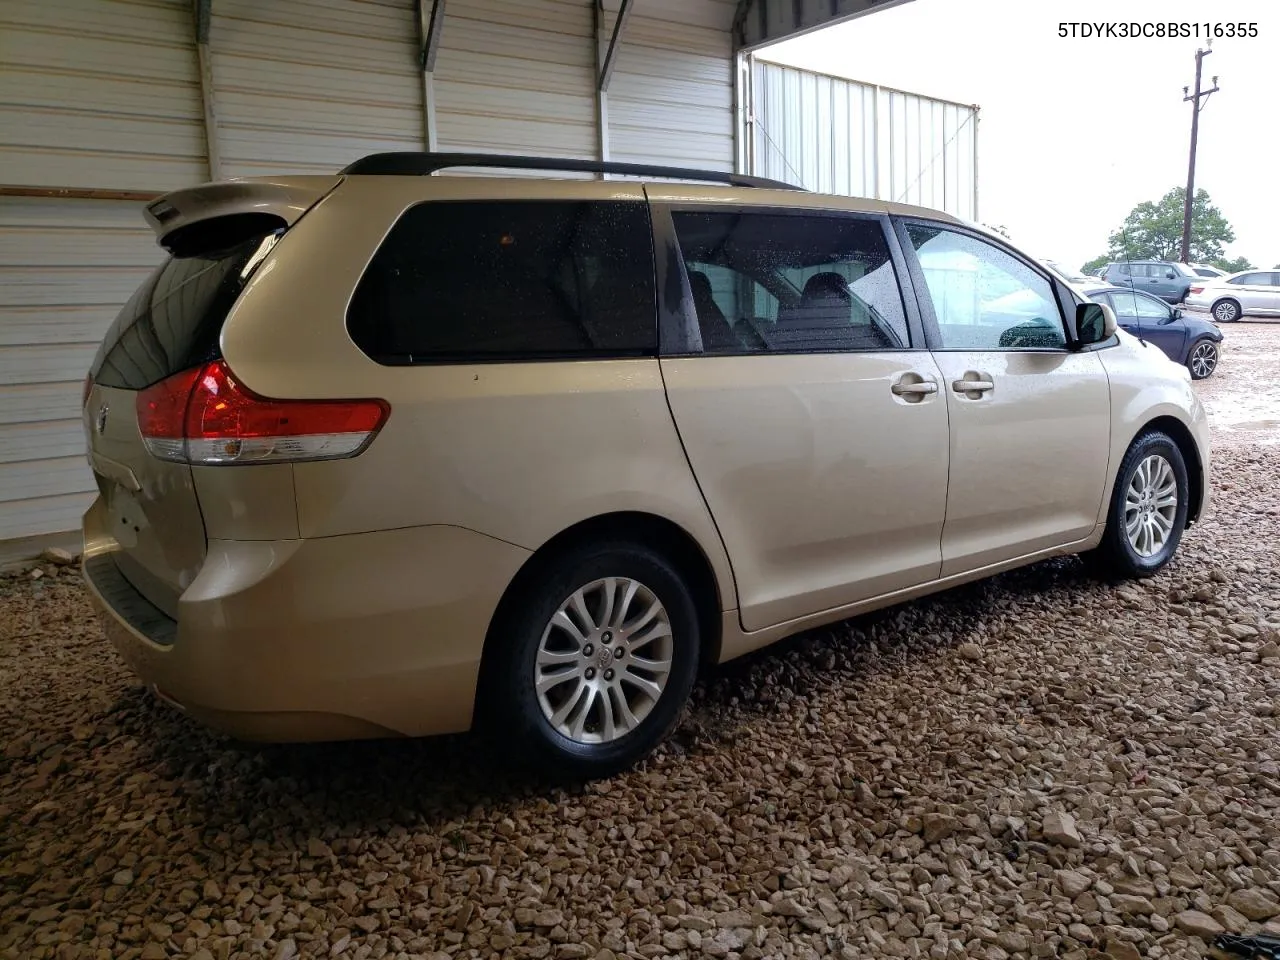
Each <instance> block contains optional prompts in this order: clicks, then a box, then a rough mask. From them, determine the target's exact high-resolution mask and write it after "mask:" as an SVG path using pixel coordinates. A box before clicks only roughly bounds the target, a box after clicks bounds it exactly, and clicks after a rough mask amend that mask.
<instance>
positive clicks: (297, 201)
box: [84, 154, 1209, 776]
mask: <svg viewBox="0 0 1280 960" xmlns="http://www.w3.org/2000/svg"><path fill="white" fill-rule="evenodd" d="M480 167H493V168H500V167H501V168H523V169H521V171H520V172H521V174H522V175H518V176H511V177H507V178H501V177H493V176H475V175H441V173H442V172H443V171H447V170H458V169H462V170H463V171H464V172H468V173H475V172H477V171H476V170H474V169H471V168H480ZM553 168H554V170H561V171H569V172H571V173H573V174H575V175H580V174H583V173H596V174H602V173H603V174H609V175H614V178H613V179H585V178H579V179H573V178H564V179H550V178H541V179H539V178H534V177H530V176H528V171H530V170H542V171H553ZM619 177H623V178H621V179H620V178H619ZM147 216H148V219H149V220H150V222H151V223H152V225H153V227H154V228H155V230H156V233H157V235H158V237H159V241H160V244H161V245H162V246H163V247H164V248H165V249H167V250H168V251H169V252H170V254H171V256H170V258H169V259H168V260H167V262H165V263H164V264H163V265H162V266H161V267H159V268H158V269H157V270H156V271H155V273H154V274H153V275H152V276H151V277H150V278H149V279H148V280H147V281H146V282H145V283H144V284H143V286H142V287H141V289H139V290H138V292H137V293H136V294H135V295H134V297H133V298H132V299H131V300H130V301H129V303H128V304H126V305H125V307H124V308H123V310H122V311H121V313H120V315H119V317H118V319H117V320H116V321H115V323H114V325H113V326H112V327H111V329H110V330H109V331H108V333H107V335H106V338H105V340H104V341H103V344H102V346H101V349H100V350H99V352H98V355H97V357H96V359H95V360H94V362H93V366H92V370H91V373H90V376H89V378H88V380H87V381H86V385H85V395H84V423H85V429H86V433H87V436H88V442H89V453H88V456H89V460H90V462H91V464H92V467H93V471H94V474H95V476H96V479H97V484H98V488H99V491H100V495H99V497H98V498H97V500H96V502H95V503H94V504H93V506H92V508H91V509H90V510H89V512H88V513H87V514H86V516H85V520H84V533H85V564H84V566H85V576H86V579H87V581H88V584H89V587H90V590H91V593H92V595H93V597H94V600H95V602H96V604H97V605H98V607H100V608H101V611H102V613H103V614H104V619H105V622H106V624H107V630H108V633H109V635H110V637H111V639H112V641H113V642H114V644H115V646H116V648H117V649H118V650H119V651H120V653H121V655H122V656H123V657H124V659H125V660H126V661H127V662H128V663H129V665H130V666H131V667H132V668H133V670H135V671H136V672H137V674H138V675H139V676H140V677H141V678H143V680H144V681H145V682H146V683H147V684H148V685H150V687H151V688H152V689H153V690H154V692H155V693H156V694H157V695H158V696H160V697H162V698H164V699H166V700H168V701H170V702H171V703H173V704H175V705H177V706H178V707H180V708H181V709H182V710H184V711H186V712H187V713H189V714H190V715H191V716H193V717H195V718H198V719H199V720H201V721H203V722H205V723H207V724H209V725H211V726H214V727H216V728H219V729H222V730H225V731H228V732H230V733H232V734H235V735H238V736H241V737H246V738H254V739H265V740H276V741H288V740H317V739H342V738H360V737H380V736H389V735H408V736H417V735H423V734H435V733H444V732H450V731H461V730H465V729H468V728H470V727H472V726H473V725H485V726H487V727H488V728H489V729H490V730H492V731H494V732H496V733H497V734H498V736H496V737H495V738H494V739H495V741H496V742H498V743H501V744H503V745H504V746H505V747H506V748H508V749H510V750H511V751H512V752H513V754H514V755H516V756H519V757H522V758H527V759H532V760H534V761H535V762H538V763H541V764H543V765H545V766H548V767H552V768H555V769H557V770H559V771H561V772H563V773H565V774H568V775H573V776H598V775H606V774H609V773H610V772H613V771H616V770H619V769H621V768H623V767H625V766H626V765H628V764H631V763H633V762H634V761H636V760H637V759H638V758H640V757H643V756H644V755H645V754H646V753H647V752H649V751H650V750H651V749H652V748H653V747H654V746H655V745H656V744H657V743H658V742H659V741H660V740H661V739H662V738H663V736H664V735H666V734H667V733H668V732H669V731H670V730H671V728H672V727H673V725H674V724H675V723H676V721H677V719H678V717H679V715H680V712H681V710H682V708H683V707H684V705H685V703H686V700H687V698H688V695H689V692H690V688H691V686H692V684H693V682H694V678H695V674H696V673H697V671H698V670H699V668H700V667H702V666H705V665H709V664H716V663H721V662H723V661H725V660H728V659H731V658H733V657H737V656H739V655H741V654H743V653H745V652H747V651H749V650H752V649H755V648H758V647H761V646H763V645H765V644H768V643H771V642H772V641H774V640H777V639H779V638H780V637H784V636H786V635H788V634H792V633H795V632H796V631H799V630H802V629H806V628H810V627H814V626H817V625H820V624H823V623H829V622H832V621H836V620H839V619H842V618H845V617H849V616H851V615H853V614H857V613H861V612H863V611H867V610H871V609H873V608H877V607H883V606H886V605H889V604H893V603H897V602H899V601H902V600H906V599H908V598H911V597H917V596H920V595H922V594H927V593H931V592H934V591H937V590H941V589H945V588H946V587H949V586H952V585H954V584H958V583H962V582H964V581H968V580H973V579H976V578H980V577H985V576H988V575H991V574H993V573H996V572H998V571H1001V570H1007V569H1009V568H1011V567H1016V566H1019V565H1022V564H1026V563H1031V562H1033V561H1036V560H1040V559H1042V558H1045V557H1051V556H1055V555H1060V554H1070V553H1087V554H1088V555H1089V556H1090V557H1092V558H1093V559H1095V560H1097V561H1099V562H1100V563H1101V564H1102V565H1103V566H1105V567H1106V568H1107V569H1108V570H1109V571H1111V572H1112V573H1114V574H1119V575H1124V576H1143V575H1146V574H1150V573H1152V572H1154V571H1156V570H1158V569H1160V568H1161V567H1163V566H1164V565H1165V564H1166V563H1168V562H1169V560H1170V558H1171V557H1172V556H1173V554H1174V551H1175V550H1176V549H1177V546H1178V542H1179V539H1180V537H1181V535H1182V531H1183V528H1184V527H1185V526H1186V525H1187V524H1188V523H1190V522H1192V521H1194V520H1195V519H1196V518H1197V517H1198V516H1199V515H1200V513H1201V511H1202V510H1203V508H1204V504H1205V502H1206V499H1207V496H1208V491H1207V476H1208V455H1209V451H1208V436H1207V429H1206V425H1205V414H1204V410H1203V408H1202V407H1201V404H1200V402H1199V401H1198V399H1197V398H1196V395H1195V393H1194V392H1193V390H1192V387H1191V384H1190V380H1189V377H1188V374H1187V371H1186V370H1185V369H1184V368H1183V367H1180V366H1178V365H1176V364H1174V363H1173V362H1172V361H1170V360H1168V359H1167V358H1166V357H1165V356H1164V354H1163V353H1161V351H1159V350H1157V349H1154V348H1151V347H1148V346H1147V345H1146V344H1145V343H1143V342H1141V341H1140V340H1137V339H1135V338H1133V337H1131V336H1129V335H1128V334H1126V333H1124V332H1123V331H1121V332H1117V331H1116V328H1115V318H1114V316H1113V315H1112V314H1111V312H1110V310H1109V309H1108V308H1106V307H1104V306H1102V305H1100V304H1095V303H1091V302H1088V301H1086V300H1084V299H1083V298H1082V297H1081V295H1079V294H1078V293H1076V292H1074V291H1073V290H1072V289H1071V288H1070V287H1069V286H1068V285H1067V284H1066V283H1064V282H1063V281H1062V280H1061V279H1060V278H1059V277H1057V276H1056V275H1054V274H1053V273H1052V272H1050V271H1048V270H1047V269H1046V268H1044V267H1043V266H1042V265H1040V264H1038V263H1037V262H1036V261H1035V260H1034V259H1032V258H1030V257H1027V256H1025V255H1024V254H1022V253H1021V252H1019V251H1018V250H1017V249H1015V248H1014V247H1012V246H1010V245H1009V244H1008V243H1007V242H1006V241H1005V240H1004V239H1003V238H1001V237H998V236H995V235H993V234H991V233H990V232H988V231H984V230H982V229H980V228H976V227H973V226H971V225H967V224H965V223H962V222H959V221H957V220H955V219H954V218H952V217H950V216H948V215H946V214H942V213H938V212H935V211H929V210H924V209H920V208H915V207H907V206H902V205H899V204H892V203H885V202H881V201H873V200H859V199H849V198H843V197H832V196H821V195H817V194H813V193H807V192H804V191H801V190H795V189H788V188H786V187H785V185H782V184H776V183H771V182H768V181H761V180H756V179H752V178H749V177H742V176H738V175H732V174H719V173H704V172H699V171H692V170H681V169H670V168H650V167H645V166H637V165H628V164H609V163H597V162H592V161H565V160H540V159H533V158H517V157H499V156H477V155H453V154H382V155H376V156H372V157H367V158H365V159H364V160H361V161H358V162H357V163H355V164H353V165H352V166H351V167H349V168H347V169H346V170H344V171H342V172H341V173H340V174H337V175H333V176H305V177H291V178H278V179H249V180H235V181H229V182H223V183H215V184H207V185H204V186H199V187H195V188H192V189H189V190H179V191H177V192H174V193H170V194H168V195H166V196H165V197H163V198H161V199H159V200H157V201H155V202H154V203H152V204H150V206H149V207H148V209H147Z"/></svg>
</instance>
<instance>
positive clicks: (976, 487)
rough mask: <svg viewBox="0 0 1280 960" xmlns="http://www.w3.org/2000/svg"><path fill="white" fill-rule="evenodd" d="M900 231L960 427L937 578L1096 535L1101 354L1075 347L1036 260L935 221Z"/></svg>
mask: <svg viewBox="0 0 1280 960" xmlns="http://www.w3.org/2000/svg"><path fill="white" fill-rule="evenodd" d="M902 233H903V236H904V247H906V248H907V249H908V256H911V254H912V252H913V251H914V254H915V256H916V258H917V262H918V266H919V269H920V274H921V275H922V276H923V279H924V289H923V290H920V291H918V295H919V299H920V303H921V314H922V316H923V318H924V320H925V323H926V325H927V326H928V328H929V330H930V336H931V338H932V340H931V342H932V344H933V347H934V350H933V356H934V360H935V361H936V362H937V364H938V368H939V370H941V371H942V377H943V384H944V392H945V395H946V399H947V408H948V410H949V412H950V418H951V431H950V460H951V471H950V483H949V485H948V492H947V516H946V524H945V526H944V527H943V531H942V575H943V576H944V577H946V576H951V575H952V574H957V573H964V572H967V571H970V570H976V569H979V568H981V567H985V566H988V565H991V564H996V563H1000V562H1002V561H1005V560H1010V559H1014V558H1017V557H1021V556H1025V555H1027V554H1030V553H1035V552H1037V551H1040V550H1044V549H1048V548H1051V547H1055V546H1061V545H1064V544H1069V543H1074V542H1076V541H1078V540H1081V539H1084V538H1085V537H1087V536H1089V535H1090V534H1091V533H1092V532H1093V531H1094V528H1095V526H1096V524H1097V520H1098V514H1099V510H1100V508H1101V506H1102V500H1103V497H1104V496H1105V491H1106V487H1107V455H1108V450H1109V447H1110V426H1111V409H1110V391H1109V387H1108V383H1107V377H1106V373H1105V371H1104V370H1103V368H1102V363H1101V361H1100V360H1099V358H1098V355H1097V354H1096V353H1094V352H1073V351H1071V350H1069V349H1068V345H1067V337H1066V328H1065V325H1064V322H1063V315H1062V310H1061V307H1060V305H1059V301H1058V299H1057V297H1056V295H1055V290H1054V286H1053V284H1052V282H1051V281H1050V279H1049V278H1048V277H1047V276H1046V275H1045V274H1044V273H1043V272H1041V271H1040V270H1039V269H1038V268H1036V267H1033V266H1032V265H1031V264H1030V262H1029V261H1026V260H1023V259H1022V258H1021V257H1018V256H1016V255H1015V254H1014V253H1013V252H1012V251H1011V250H1009V249H1008V248H1005V247H1003V246H999V245H997V244H996V243H994V242H992V241H989V240H987V239H985V238H982V237H980V236H978V235H976V234H974V233H970V232H968V231H964V230H961V229H953V228H950V227H943V226H941V225H939V224H935V223H929V222H923V221H912V222H907V223H906V224H905V225H904V229H903V231H902Z"/></svg>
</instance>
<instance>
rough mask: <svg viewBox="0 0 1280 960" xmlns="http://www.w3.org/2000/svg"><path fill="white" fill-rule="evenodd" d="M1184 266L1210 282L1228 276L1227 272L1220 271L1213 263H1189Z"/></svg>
mask: <svg viewBox="0 0 1280 960" xmlns="http://www.w3.org/2000/svg"><path fill="white" fill-rule="evenodd" d="M1184 266H1188V267H1190V268H1191V269H1192V270H1193V271H1194V272H1195V273H1197V274H1199V275H1200V276H1202V277H1205V278H1207V279H1209V280H1213V279H1216V278H1217V277H1225V276H1227V271H1225V270H1219V269H1218V268H1217V267H1215V266H1214V265H1213V264H1212V263H1188V264H1184Z"/></svg>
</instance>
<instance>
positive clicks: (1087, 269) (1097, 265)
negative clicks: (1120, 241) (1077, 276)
mask: <svg viewBox="0 0 1280 960" xmlns="http://www.w3.org/2000/svg"><path fill="white" fill-rule="evenodd" d="M1110 262H1111V257H1110V256H1108V255H1107V254H1105V253H1104V254H1103V255H1102V256H1100V257H1094V258H1093V259H1092V260H1090V261H1089V262H1088V263H1086V264H1085V265H1084V266H1083V267H1081V268H1080V272H1081V273H1083V274H1087V275H1088V276H1091V277H1092V276H1094V275H1096V274H1097V272H1098V271H1099V270H1101V269H1102V268H1103V267H1105V266H1106V265H1107V264H1108V263H1110Z"/></svg>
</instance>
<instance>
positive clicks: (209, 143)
mask: <svg viewBox="0 0 1280 960" xmlns="http://www.w3.org/2000/svg"><path fill="white" fill-rule="evenodd" d="M194 3H195V10H194V12H195V29H196V62H197V66H198V68H199V71H200V100H201V102H202V104H203V106H204V143H205V155H206V156H207V157H208V158H209V179H210V180H217V179H218V178H219V177H220V176H221V175H222V158H221V156H220V154H219V151H218V111H217V103H216V100H215V99H214V89H213V54H212V52H210V50H209V24H210V21H212V19H213V0H194Z"/></svg>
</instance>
